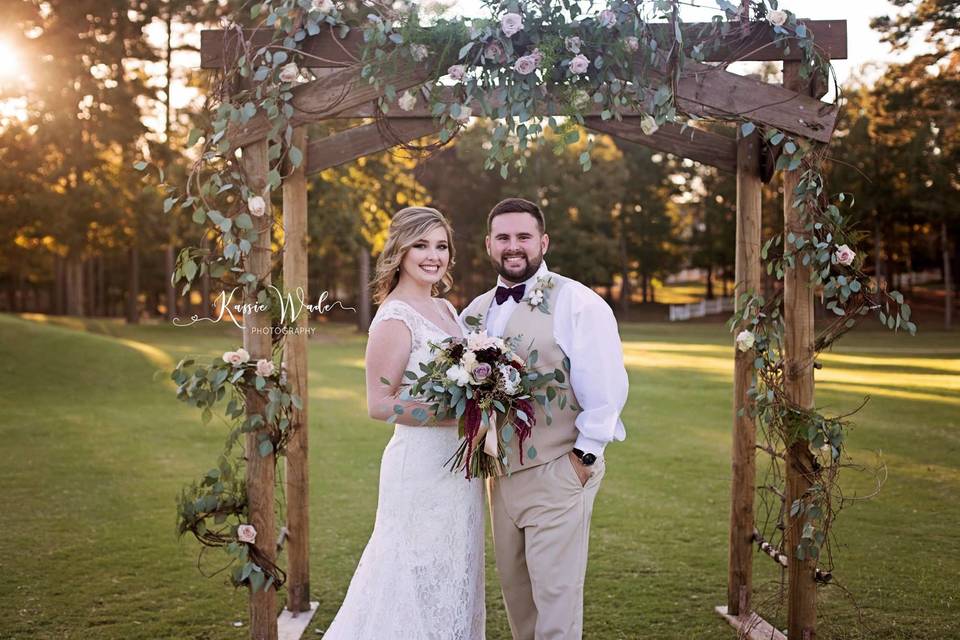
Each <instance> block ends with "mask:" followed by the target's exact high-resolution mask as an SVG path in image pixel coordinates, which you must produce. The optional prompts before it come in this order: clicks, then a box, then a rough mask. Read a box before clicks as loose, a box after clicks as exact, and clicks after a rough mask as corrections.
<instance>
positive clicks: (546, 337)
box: [465, 272, 580, 473]
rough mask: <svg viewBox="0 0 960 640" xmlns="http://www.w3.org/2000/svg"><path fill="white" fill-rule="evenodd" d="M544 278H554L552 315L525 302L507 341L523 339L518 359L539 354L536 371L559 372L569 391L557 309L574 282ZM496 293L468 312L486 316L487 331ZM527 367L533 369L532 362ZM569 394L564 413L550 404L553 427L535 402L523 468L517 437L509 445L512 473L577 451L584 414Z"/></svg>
mask: <svg viewBox="0 0 960 640" xmlns="http://www.w3.org/2000/svg"><path fill="white" fill-rule="evenodd" d="M544 277H550V278H552V279H553V283H554V284H553V287H552V288H551V289H549V290H548V294H547V295H548V306H549V308H550V313H544V312H542V311H540V310H539V309H537V308H534V307H531V306H530V305H529V304H528V303H527V301H526V300H522V301H521V302H520V303H519V305H518V306H517V307H516V309H514V311H513V314H512V315H511V316H510V319H509V320H508V321H507V325H506V327H505V328H504V332H503V338H504V339H508V338H513V337H516V336H519V337H520V340H519V344H518V345H517V355H519V356H520V357H521V358H523V359H524V361H525V362H527V361H528V359H529V357H530V353H531V352H532V351H536V352H537V361H536V363H535V364H534V365H533V366H532V368H533V369H534V370H535V371H538V372H540V373H549V372H551V371H553V370H555V369H559V370H560V371H562V372H563V374H564V377H565V379H564V384H566V385H568V387H569V384H570V372H569V371H568V370H567V369H565V368H564V364H563V360H564V358H565V357H566V354H565V353H564V352H563V349H561V348H560V345H558V344H557V341H556V340H555V339H554V337H553V320H554V317H553V309H554V306H555V304H556V300H557V294H558V293H559V291H560V289H562V288H563V287H564V286H565V285H566V284H567V283H568V282H570V280H569V279H568V278H564V277H563V276H559V275H557V274H555V273H551V272H547V274H546V276H544ZM495 292H496V287H494V288H493V289H491V290H490V291H488V292H486V293H484V294H483V295H481V296H479V297H477V298H476V299H475V300H474V301H473V302H471V303H470V305H469V306H468V307H467V309H466V314H465V315H466V316H480V315H482V324H481V326H482V327H483V328H484V329H486V317H487V312H488V310H489V309H490V304H491V303H492V302H493V297H494V294H495ZM468 328H469V327H468ZM527 367H528V368H530V367H531V365H530V364H529V362H528V364H527ZM551 384H555V383H551ZM538 393H545V391H542V390H540V391H538ZM566 394H567V401H566V404H565V405H564V408H563V409H561V408H560V406H559V403H558V401H557V400H556V399H555V400H553V401H552V402H549V403H548V404H549V410H550V415H551V420H550V424H547V416H546V413H545V412H544V409H543V407H542V406H540V404H539V403H538V402H536V401H533V402H532V404H533V405H534V408H535V410H536V412H535V413H536V419H537V423H536V425H534V427H533V431H532V433H531V435H530V437H529V438H527V440H526V441H524V445H523V448H524V452H523V464H522V465H521V464H520V449H519V448H518V447H517V439H516V436H514V437H513V438H512V439H511V440H510V442H508V443H507V447H508V455H507V464H508V467H509V471H510V473H516V472H518V471H523V470H525V469H530V468H533V467H535V466H537V465H540V464H544V463H546V462H550V461H551V460H556V459H557V458H559V457H560V456H562V455H566V454H567V453H569V452H570V451H572V450H573V445H574V442H576V439H577V426H576V418H577V416H578V415H579V414H580V407H579V403H578V402H577V399H576V396H574V393H573V389H572V388H568V389H567V390H566ZM531 446H532V447H533V448H534V449H535V450H536V456H535V457H534V458H532V459H531V458H530V457H529V455H528V450H529V449H530V447H531Z"/></svg>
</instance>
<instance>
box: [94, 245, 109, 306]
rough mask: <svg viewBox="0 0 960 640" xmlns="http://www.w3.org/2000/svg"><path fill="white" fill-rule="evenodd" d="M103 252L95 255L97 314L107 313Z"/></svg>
mask: <svg viewBox="0 0 960 640" xmlns="http://www.w3.org/2000/svg"><path fill="white" fill-rule="evenodd" d="M103 263H104V257H103V254H101V255H99V256H97V307H96V308H97V315H98V316H106V315H107V279H106V278H107V274H106V269H104V266H103Z"/></svg>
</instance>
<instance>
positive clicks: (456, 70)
mask: <svg viewBox="0 0 960 640" xmlns="http://www.w3.org/2000/svg"><path fill="white" fill-rule="evenodd" d="M466 73H467V68H466V67H465V66H463V65H462V64H455V65H453V66H452V67H450V68H449V69H447V75H449V76H450V77H451V78H453V79H454V80H457V81H458V82H459V81H460V80H463V76H464V75H466Z"/></svg>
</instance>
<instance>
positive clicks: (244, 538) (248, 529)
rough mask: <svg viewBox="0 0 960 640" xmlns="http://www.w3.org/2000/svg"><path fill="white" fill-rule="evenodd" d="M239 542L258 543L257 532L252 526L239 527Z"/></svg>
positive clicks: (243, 525)
mask: <svg viewBox="0 0 960 640" xmlns="http://www.w3.org/2000/svg"><path fill="white" fill-rule="evenodd" d="M237 540H239V541H240V542H247V543H249V544H253V543H254V542H256V541H257V530H256V528H254V526H253V525H252V524H242V525H240V526H239V527H237Z"/></svg>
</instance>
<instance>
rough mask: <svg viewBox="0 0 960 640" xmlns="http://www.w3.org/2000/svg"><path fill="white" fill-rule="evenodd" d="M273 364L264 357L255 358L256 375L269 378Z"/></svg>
mask: <svg viewBox="0 0 960 640" xmlns="http://www.w3.org/2000/svg"><path fill="white" fill-rule="evenodd" d="M273 371H274V366H273V362H271V361H270V360H267V359H266V358H260V359H259V360H257V375H258V376H263V377H264V378H269V377H270V376H272V375H273Z"/></svg>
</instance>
